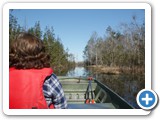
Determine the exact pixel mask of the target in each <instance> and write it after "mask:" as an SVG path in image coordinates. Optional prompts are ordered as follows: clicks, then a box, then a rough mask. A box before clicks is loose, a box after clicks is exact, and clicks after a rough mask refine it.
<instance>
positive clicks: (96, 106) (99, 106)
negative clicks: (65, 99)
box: [68, 103, 115, 109]
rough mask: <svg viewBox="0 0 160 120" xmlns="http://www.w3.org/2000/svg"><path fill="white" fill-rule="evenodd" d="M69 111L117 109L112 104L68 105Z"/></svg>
mask: <svg viewBox="0 0 160 120" xmlns="http://www.w3.org/2000/svg"><path fill="white" fill-rule="evenodd" d="M68 109H115V106H114V105H113V104H112V103H96V104H68Z"/></svg>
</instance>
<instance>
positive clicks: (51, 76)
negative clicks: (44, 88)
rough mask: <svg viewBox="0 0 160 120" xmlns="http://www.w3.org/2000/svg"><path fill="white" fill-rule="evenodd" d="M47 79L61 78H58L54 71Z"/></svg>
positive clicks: (55, 79)
mask: <svg viewBox="0 0 160 120" xmlns="http://www.w3.org/2000/svg"><path fill="white" fill-rule="evenodd" d="M46 80H47V81H50V80H51V81H59V79H58V77H57V76H56V75H55V74H54V73H52V74H51V75H50V76H48V77H47V78H46Z"/></svg>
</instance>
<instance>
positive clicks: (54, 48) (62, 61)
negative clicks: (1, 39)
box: [9, 13, 75, 74]
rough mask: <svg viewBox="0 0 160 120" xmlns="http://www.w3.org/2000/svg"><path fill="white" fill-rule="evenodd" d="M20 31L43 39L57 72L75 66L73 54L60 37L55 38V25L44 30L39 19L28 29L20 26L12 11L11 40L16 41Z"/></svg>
mask: <svg viewBox="0 0 160 120" xmlns="http://www.w3.org/2000/svg"><path fill="white" fill-rule="evenodd" d="M20 32H28V33H31V34H33V35H35V36H37V37H38V38H40V39H42V40H43V42H44V45H45V47H46V51H47V53H48V54H50V58H51V61H50V64H51V67H52V68H53V69H54V71H55V73H56V74H61V73H62V72H64V71H67V70H68V69H71V68H73V67H75V59H74V56H73V54H69V53H68V50H65V49H64V47H63V44H62V43H61V41H60V38H57V39H56V38H55V34H54V29H53V27H51V28H49V27H46V29H45V31H44V32H42V30H41V26H40V22H39V21H38V22H36V23H35V25H34V26H33V27H31V28H29V29H28V30H26V27H25V28H24V27H20V25H19V24H18V22H17V18H15V17H14V16H13V15H12V14H11V13H10V19H9V36H10V42H14V39H15V37H16V35H17V34H18V33H20Z"/></svg>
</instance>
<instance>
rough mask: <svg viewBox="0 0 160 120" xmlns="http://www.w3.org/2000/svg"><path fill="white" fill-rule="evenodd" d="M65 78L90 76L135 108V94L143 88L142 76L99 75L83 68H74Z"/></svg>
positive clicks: (136, 106)
mask: <svg viewBox="0 0 160 120" xmlns="http://www.w3.org/2000/svg"><path fill="white" fill-rule="evenodd" d="M66 76H69V77H79V76H82V77H88V76H92V77H94V78H96V79H97V80H99V81H101V82H102V83H103V84H105V85H106V86H108V87H109V88H111V89H112V90H113V91H114V92H116V93H117V94H119V95H120V96H121V97H122V98H123V99H125V100H126V101H127V102H128V103H129V104H131V105H132V106H133V107H135V108H139V106H138V105H137V103H136V96H137V93H138V92H139V91H140V90H141V89H144V88H145V78H144V75H136V74H134V75H133V74H132V75H128V74H126V75H125V74H123V75H108V74H99V73H96V72H94V71H93V69H91V68H90V69H86V68H84V67H75V69H72V70H70V71H68V72H67V74H66Z"/></svg>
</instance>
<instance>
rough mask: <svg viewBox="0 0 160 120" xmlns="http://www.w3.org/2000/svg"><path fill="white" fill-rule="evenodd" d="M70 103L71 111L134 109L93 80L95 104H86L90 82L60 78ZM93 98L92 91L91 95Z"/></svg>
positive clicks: (82, 79) (80, 79) (81, 79)
mask: <svg viewBox="0 0 160 120" xmlns="http://www.w3.org/2000/svg"><path fill="white" fill-rule="evenodd" d="M58 78H59V80H60V82H61V84H62V87H63V90H64V93H65V96H66V98H67V102H68V108H69V109H117V108H118V109H132V106H130V105H129V104H128V103H127V102H126V101H125V100H124V99H123V98H121V97H120V96H119V95H117V94H116V93H114V92H113V91H112V90H111V89H109V88H108V87H107V86H105V85H103V84H102V83H100V82H99V81H97V80H92V81H91V82H92V91H93V98H94V100H95V102H96V103H95V104H85V100H86V97H85V95H86V94H85V93H86V90H87V87H88V80H87V79H84V78H66V77H58ZM89 96H90V97H91V91H90V93H89Z"/></svg>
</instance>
